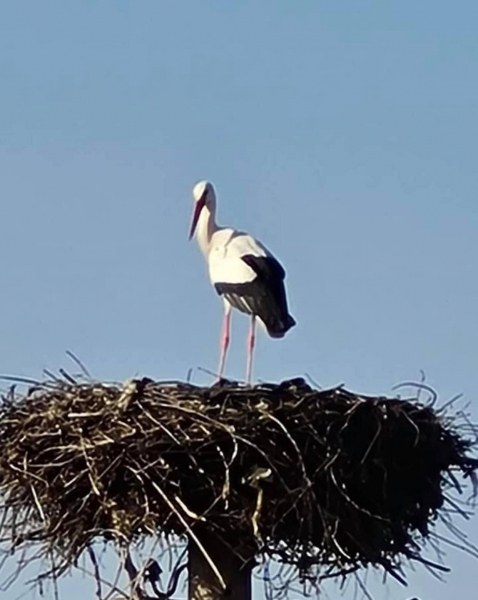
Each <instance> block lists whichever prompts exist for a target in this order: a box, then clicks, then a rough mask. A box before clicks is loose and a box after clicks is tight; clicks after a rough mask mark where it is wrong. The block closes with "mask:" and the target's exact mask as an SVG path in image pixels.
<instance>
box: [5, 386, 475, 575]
mask: <svg viewBox="0 0 478 600" xmlns="http://www.w3.org/2000/svg"><path fill="white" fill-rule="evenodd" d="M432 404H433V403H428V404H427V405H426V404H424V403H421V402H419V401H417V399H414V400H412V401H405V400H399V399H387V398H373V397H364V396H360V395H357V394H354V393H351V392H348V391H346V390H345V389H343V388H341V387H340V388H336V389H329V390H323V391H317V390H315V389H312V388H311V387H309V386H308V385H306V383H305V382H304V381H303V380H301V379H296V380H291V381H285V382H283V383H282V384H280V385H273V384H264V385H258V386H256V387H254V388H249V389H248V388H246V387H244V386H241V385H239V384H233V383H224V382H223V384H222V385H216V386H213V387H196V386H193V385H190V384H187V383H181V382H176V383H161V382H154V381H151V380H149V379H142V380H136V381H128V382H126V383H125V384H123V385H115V384H102V383H96V382H88V383H83V382H81V381H76V380H73V379H72V378H71V377H69V376H66V378H65V379H63V380H59V379H55V380H51V381H46V382H41V383H38V384H35V385H32V386H31V388H30V389H29V390H28V391H27V392H25V393H24V394H20V395H18V394H16V392H15V390H14V388H12V389H11V390H10V392H9V393H8V394H6V395H5V396H4V397H3V402H2V406H1V409H0V438H1V440H2V446H1V449H0V490H1V494H2V498H3V501H2V507H1V511H0V513H1V514H0V519H1V521H0V522H1V538H2V539H3V541H4V543H5V542H7V543H8V544H9V546H10V547H11V548H12V550H17V549H19V548H22V547H25V546H27V547H28V546H31V545H36V546H37V548H39V549H40V555H41V556H45V557H46V556H50V555H52V554H53V555H54V556H55V569H54V573H52V575H58V574H60V573H61V572H63V571H64V570H65V569H68V568H69V567H70V566H71V565H73V564H74V563H75V562H76V561H77V559H78V558H79V557H80V555H82V553H83V552H84V551H85V550H86V551H88V549H91V547H92V544H93V543H94V542H95V541H98V540H101V539H104V540H113V541H114V542H115V543H117V544H119V545H123V546H125V547H127V546H128V544H130V543H132V542H135V541H137V540H138V539H140V538H141V537H142V536H146V535H152V536H158V535H161V536H163V537H164V536H166V537H167V536H170V535H176V534H179V535H183V534H187V535H189V536H193V537H194V536H195V535H199V536H200V535H201V533H202V532H203V531H204V530H207V531H209V532H213V533H214V534H216V535H217V536H219V537H220V538H221V539H222V540H223V541H224V542H225V543H226V544H228V545H229V546H231V548H232V549H233V550H234V552H236V553H237V554H238V555H240V556H241V557H243V558H244V559H247V558H249V557H250V556H251V555H256V556H258V555H265V556H272V557H274V558H275V559H277V560H278V561H279V562H282V563H284V564H287V565H294V566H296V567H297V568H298V569H299V571H300V572H301V573H302V575H304V576H307V574H310V573H312V572H315V570H316V569H317V567H319V568H320V573H321V574H322V576H333V575H335V574H346V573H348V572H352V571H354V570H356V569H359V568H361V567H364V566H365V567H366V566H370V565H373V566H382V567H384V568H385V569H386V570H387V571H389V572H391V573H394V574H396V575H397V569H399V567H400V565H401V564H402V562H403V561H404V560H405V559H416V560H422V561H423V562H425V563H427V561H426V559H424V558H422V555H421V552H422V543H421V542H422V541H423V540H425V539H426V538H427V537H428V535H429V532H430V528H433V527H434V524H435V522H436V521H437V519H438V518H440V516H443V515H445V514H447V516H446V519H450V513H446V507H445V506H444V503H445V501H446V497H447V494H450V493H452V492H453V491H454V492H460V493H461V488H460V484H459V479H457V478H456V475H461V476H464V477H470V476H473V474H474V470H475V469H476V468H477V465H478V462H477V461H476V460H475V459H474V458H472V457H471V456H470V451H471V449H472V448H471V446H472V441H471V436H470V435H469V434H471V433H472V429H473V428H471V427H470V429H469V430H466V429H465V428H461V429H460V428H459V427H457V425H456V421H454V420H453V419H452V418H450V417H445V415H444V413H443V411H440V410H438V411H437V410H435V409H434V407H433V405H432ZM450 502H452V500H451V499H450ZM453 506H455V508H457V506H458V505H457V504H453ZM450 507H451V505H450V504H449V508H450ZM460 512H461V513H462V514H464V512H463V511H461V509H460ZM397 576H398V575H397Z"/></svg>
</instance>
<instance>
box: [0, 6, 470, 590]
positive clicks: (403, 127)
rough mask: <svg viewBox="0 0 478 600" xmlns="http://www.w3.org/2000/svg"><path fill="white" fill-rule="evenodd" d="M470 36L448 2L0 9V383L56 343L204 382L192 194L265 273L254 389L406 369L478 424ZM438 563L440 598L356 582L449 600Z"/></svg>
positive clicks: (97, 371)
mask: <svg viewBox="0 0 478 600" xmlns="http://www.w3.org/2000/svg"><path fill="white" fill-rule="evenodd" d="M477 19H478V6H477V4H476V2H472V1H471V0H470V1H468V0H462V1H461V2H458V3H451V2H445V1H443V0H434V1H431V0H422V1H421V2H419V3H418V2H412V1H410V0H402V2H387V1H384V0H362V1H361V2H354V1H352V0H342V1H340V2H337V0H324V1H318V0H315V1H312V0H302V1H301V2H286V1H285V0H276V1H275V2H271V1H263V2H257V1H256V2H252V1H250V0H243V1H241V2H227V1H209V0H201V1H200V0H196V1H192V0H184V1H182V2H166V1H161V0H144V1H142V2H133V1H132V0H130V1H125V0H115V1H112V0H103V1H102V2H91V1H89V2H87V1H84V0H83V1H81V2H80V1H70V0H62V1H58V0H57V1H52V0H42V2H34V1H32V0H30V1H23V0H16V2H9V3H6V2H5V3H2V4H1V6H0V80H1V82H2V84H1V93H0V197H1V200H0V217H1V224H2V231H1V235H0V257H1V258H0V262H1V268H2V284H3V293H2V295H1V299H0V308H1V310H0V332H1V340H2V343H1V344H0V371H1V372H3V373H7V374H17V375H26V376H33V377H35V376H39V375H40V374H41V372H42V369H43V368H45V367H46V368H50V369H55V368H57V367H60V366H67V367H68V366H69V362H68V360H67V358H66V357H65V354H64V352H65V350H67V349H70V350H73V351H74V352H75V353H76V354H77V355H78V356H80V357H81V358H82V360H83V361H84V362H85V363H86V364H87V366H88V367H89V369H90V370H91V371H92V373H93V374H94V375H95V376H97V377H98V378H106V379H110V380H111V379H118V380H122V379H126V378H127V377H130V376H133V375H143V374H144V375H149V376H152V377H156V378H158V379H176V378H184V377H185V376H186V374H187V372H188V369H190V368H193V369H194V372H193V379H194V381H196V382H198V383H208V382H209V381H210V379H209V378H208V377H207V375H205V374H204V373H202V372H201V371H198V370H197V369H196V368H197V367H204V368H206V369H212V370H214V369H215V368H216V362H217V343H218V333H219V327H220V320H221V310H222V307H221V304H220V302H219V300H218V298H217V297H216V295H215V293H214V292H213V290H212V289H211V288H210V286H209V283H208V281H207V276H206V270H205V267H204V265H203V263H202V257H201V256H200V254H199V251H198V249H197V247H196V245H195V244H194V243H189V242H188V241H187V230H188V226H189V219H190V211H191V209H192V199H191V188H192V185H193V184H194V183H195V181H196V180H198V179H202V178H208V179H210V180H212V181H213V182H214V183H215V185H216V189H217V193H218V203H219V221H220V222H221V223H225V224H226V223H227V224H231V225H234V226H238V227H240V228H242V229H245V230H247V231H250V232H251V233H253V234H255V235H257V236H258V237H259V238H260V239H262V240H263V241H264V242H265V243H266V245H267V246H268V247H270V249H271V250H273V251H274V252H275V253H276V254H277V256H278V257H279V258H280V259H281V261H282V262H283V263H284V266H285V267H286V270H287V272H288V277H287V283H288V290H289V297H290V306H291V312H292V314H293V315H294V317H295V318H296V320H297V322H298V325H297V327H295V328H294V329H293V330H291V332H290V333H289V334H288V335H287V336H286V338H285V339H284V340H281V341H277V340H269V339H267V338H266V337H265V336H263V337H261V339H260V340H259V342H258V347H257V355H256V358H257V360H256V367H255V373H256V376H257V377H258V378H260V379H267V380H280V379H284V378H287V377H290V376H295V375H300V374H304V373H309V374H310V375H312V376H313V377H314V378H315V379H316V380H317V381H318V382H320V384H321V385H324V386H328V385H335V384H337V383H341V382H343V383H344V384H346V385H347V386H348V387H350V388H353V389H354V390H357V391H362V392H366V393H391V387H392V386H393V385H394V384H396V383H398V382H401V381H405V380H407V381H408V380H418V379H419V378H420V370H421V369H422V370H424V371H425V373H426V376H427V381H428V383H430V384H431V385H433V386H434V387H435V388H436V389H437V390H438V392H439V393H440V395H441V397H442V398H443V400H446V399H448V398H449V397H451V396H452V395H454V394H455V393H458V392H463V393H464V395H465V399H466V400H467V401H469V402H470V403H471V408H470V410H471V412H472V415H473V417H474V419H475V420H476V419H478V411H477V409H476V404H475V397H476V390H477V389H478V371H477V368H476V365H477V360H478V351H477V317H476V312H477V308H476V307H477V304H478V279H477V277H476V273H477V266H478V265H477V263H478V250H477V243H476V235H477V233H476V232H477V226H478V199H477V198H478V169H477V166H476V157H477V139H478V116H477V115H478V111H477V104H478V78H477V77H476V65H477V64H478V38H477V36H476V22H477ZM246 325H247V323H246V320H245V319H244V318H243V317H242V316H236V318H234V319H233V338H232V348H231V352H230V357H229V362H228V366H227V373H228V374H229V375H230V376H231V377H236V378H240V377H243V375H244V369H245V333H246ZM465 530H466V532H467V533H468V534H469V535H470V537H471V538H472V539H474V540H475V542H476V541H478V524H477V521H476V519H475V520H474V521H471V522H470V523H468V524H466V526H465ZM447 561H448V563H449V564H450V565H451V567H452V568H453V571H452V573H451V575H449V576H448V577H447V583H446V585H444V584H440V583H437V582H436V581H435V580H434V579H433V578H432V577H431V576H430V575H429V574H428V573H426V572H424V573H422V572H421V571H418V572H417V574H413V573H412V574H411V579H410V581H411V583H410V590H409V591H407V590H402V589H400V588H398V587H396V586H393V585H390V586H389V587H387V588H386V589H385V591H384V589H383V588H382V587H381V586H380V585H378V584H377V585H376V586H375V588H374V587H373V585H372V588H373V589H374V590H375V593H376V596H377V598H389V599H391V600H395V599H397V600H399V599H400V600H401V599H402V598H403V599H405V598H409V597H412V596H413V595H417V596H419V597H422V598H432V597H433V598H437V599H438V600H440V599H445V598H449V597H450V595H451V594H457V595H459V594H462V595H465V596H467V595H468V596H469V591H470V589H472V585H473V582H474V580H475V576H474V569H475V568H476V566H475V564H474V562H472V561H471V559H468V558H467V557H466V556H464V555H463V554H459V553H456V552H449V553H448V556H447ZM74 594H75V592H73V593H72V595H71V597H72V598H73V600H76V598H75V595H74ZM332 596H334V592H332ZM6 597H7V598H8V594H7V595H6ZM76 597H77V598H79V597H80V596H79V595H78V596H76ZM344 597H345V598H347V597H352V591H346V592H345V595H344ZM12 598H13V595H12ZM8 600H9V599H8Z"/></svg>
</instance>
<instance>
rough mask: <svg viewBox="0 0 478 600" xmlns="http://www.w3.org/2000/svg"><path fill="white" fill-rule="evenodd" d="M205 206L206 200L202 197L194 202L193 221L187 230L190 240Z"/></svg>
mask: <svg viewBox="0 0 478 600" xmlns="http://www.w3.org/2000/svg"><path fill="white" fill-rule="evenodd" d="M205 204H206V200H205V198H204V196H203V197H202V198H201V199H200V200H198V201H197V202H196V206H195V208H194V214H193V220H192V222H191V229H190V230H189V239H191V238H192V237H193V235H194V232H195V231H196V225H197V224H198V220H199V215H200V214H201V211H202V209H203V208H204V205H205Z"/></svg>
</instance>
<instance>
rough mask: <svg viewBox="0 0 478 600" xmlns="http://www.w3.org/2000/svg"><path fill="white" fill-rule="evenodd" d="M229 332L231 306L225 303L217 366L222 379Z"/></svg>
mask: <svg viewBox="0 0 478 600" xmlns="http://www.w3.org/2000/svg"><path fill="white" fill-rule="evenodd" d="M230 333H231V306H230V305H229V304H226V305H225V310H224V320H223V323H222V334H221V355H220V357H219V368H218V375H219V379H222V375H223V373H224V365H225V363H226V354H227V349H228V347H229V340H230Z"/></svg>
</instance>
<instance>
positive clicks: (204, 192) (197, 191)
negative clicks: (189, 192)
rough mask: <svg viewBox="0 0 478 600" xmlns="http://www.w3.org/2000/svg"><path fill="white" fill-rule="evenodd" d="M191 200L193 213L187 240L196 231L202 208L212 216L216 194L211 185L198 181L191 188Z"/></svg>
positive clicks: (207, 182)
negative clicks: (192, 200) (192, 199)
mask: <svg viewBox="0 0 478 600" xmlns="http://www.w3.org/2000/svg"><path fill="white" fill-rule="evenodd" d="M193 198H194V212H193V220H192V222H191V229H190V231H189V239H191V238H192V237H193V235H194V232H195V231H196V225H197V223H198V220H199V215H200V214H201V212H202V209H203V208H204V207H207V208H208V209H209V211H210V212H211V213H213V214H214V211H215V209H216V194H215V193H214V188H213V186H212V183H210V182H209V181H198V183H196V185H195V186H194V187H193Z"/></svg>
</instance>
